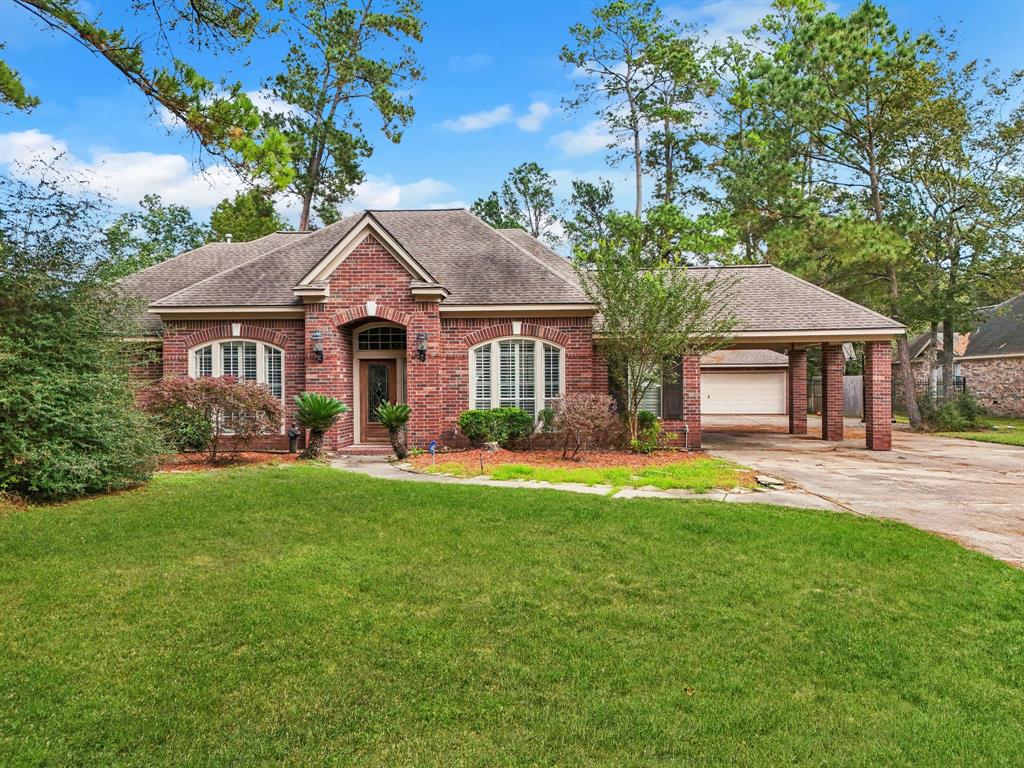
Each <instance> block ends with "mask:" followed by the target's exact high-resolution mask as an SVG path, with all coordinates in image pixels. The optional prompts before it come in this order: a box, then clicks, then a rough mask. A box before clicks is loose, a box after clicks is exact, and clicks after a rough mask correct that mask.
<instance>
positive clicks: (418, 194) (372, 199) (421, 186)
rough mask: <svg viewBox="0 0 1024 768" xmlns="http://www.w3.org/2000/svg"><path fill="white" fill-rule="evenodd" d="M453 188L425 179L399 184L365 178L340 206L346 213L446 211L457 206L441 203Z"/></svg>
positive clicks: (391, 179)
mask: <svg viewBox="0 0 1024 768" xmlns="http://www.w3.org/2000/svg"><path fill="white" fill-rule="evenodd" d="M454 191H455V188H454V187H453V186H452V185H451V184H448V183H447V182H444V181H438V180H437V179H432V178H429V177H427V178H425V179H420V180H418V181H412V182H409V183H408V184H399V183H398V182H396V181H395V180H394V179H393V178H392V177H391V176H374V175H372V174H367V176H366V178H365V179H364V180H363V181H362V182H361V183H359V184H357V185H356V188H355V194H354V195H353V197H352V199H351V200H349V201H348V202H347V203H345V204H344V206H342V207H343V208H344V210H345V211H346V212H351V211H361V210H364V209H367V208H380V209H388V208H448V207H452V208H454V207H460V206H458V205H450V204H448V203H442V201H443V200H444V199H445V198H447V197H449V196H450V195H451V194H452V193H453V192H454Z"/></svg>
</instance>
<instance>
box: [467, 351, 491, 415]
mask: <svg viewBox="0 0 1024 768" xmlns="http://www.w3.org/2000/svg"><path fill="white" fill-rule="evenodd" d="M473 375H474V378H475V384H474V386H473V402H472V403H470V407H472V408H477V409H480V410H485V411H486V410H490V407H491V345H490V344H486V345H484V346H482V347H477V348H476V349H474V350H473Z"/></svg>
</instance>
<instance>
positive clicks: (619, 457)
mask: <svg viewBox="0 0 1024 768" xmlns="http://www.w3.org/2000/svg"><path fill="white" fill-rule="evenodd" d="M482 453H483V459H484V471H485V472H486V471H487V468H488V467H500V466H502V465H504V464H525V465H526V466H530V467H556V468H561V469H579V468H581V467H589V468H594V469H598V468H604V467H628V468H629V469H643V468H644V467H656V466H661V465H664V464H678V463H680V462H684V461H693V460H694V459H697V458H699V457H701V456H703V455H704V454H701V453H686V452H685V451H658V452H657V453H652V454H646V455H645V454H641V453H629V452H628V451H580V454H579V456H577V457H576V458H575V459H571V458H568V459H563V458H562V451H561V450H529V451H508V450H505V449H504V448H499V449H498V450H497V451H493V452H491V451H483V452H482ZM480 455H481V451H478V450H476V449H470V450H466V451H446V452H443V453H438V454H437V463H438V464H460V465H462V467H463V468H464V469H466V470H467V471H472V472H479V471H480ZM408 461H409V463H410V464H412V466H413V467H415V468H416V469H424V468H426V467H429V466H430V465H431V463H432V462H431V459H430V455H429V454H424V455H422V456H413V457H411V458H410V459H409V460H408Z"/></svg>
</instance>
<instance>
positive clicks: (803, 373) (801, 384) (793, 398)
mask: <svg viewBox="0 0 1024 768" xmlns="http://www.w3.org/2000/svg"><path fill="white" fill-rule="evenodd" d="M786 389H787V398H786V400H787V402H786V410H788V411H789V434H791V435H806V434H807V350H806V349H791V350H790V351H789V371H788V372H787V376H786Z"/></svg>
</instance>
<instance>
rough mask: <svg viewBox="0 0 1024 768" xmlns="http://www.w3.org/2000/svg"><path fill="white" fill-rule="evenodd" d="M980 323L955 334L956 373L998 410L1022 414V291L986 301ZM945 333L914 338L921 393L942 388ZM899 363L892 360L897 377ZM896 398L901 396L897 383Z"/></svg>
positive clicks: (960, 384)
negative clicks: (988, 303) (998, 300)
mask: <svg viewBox="0 0 1024 768" xmlns="http://www.w3.org/2000/svg"><path fill="white" fill-rule="evenodd" d="M980 312H981V320H980V322H979V325H978V327H977V329H975V330H974V331H971V332H970V333H957V334H954V336H953V375H954V376H955V377H956V383H957V387H958V388H962V389H966V390H967V391H968V392H970V393H971V394H972V395H973V396H974V397H975V398H976V399H977V400H978V401H979V402H980V403H981V404H982V405H983V406H984V407H985V408H987V409H988V410H989V411H990V412H991V413H993V414H995V415H997V416H1024V293H1022V294H1020V295H1018V296H1014V297H1013V298H1011V299H1007V300H1006V301H1004V302H1003V303H1001V304H995V305H993V306H990V307H982V308H981V310H980ZM942 348H943V347H942V333H941V329H940V332H939V333H938V335H937V337H936V338H933V337H932V334H931V333H922V334H921V335H920V336H918V337H917V338H915V339H914V340H913V341H911V342H910V359H911V369H912V370H913V372H914V385H915V387H916V389H917V391H918V393H919V394H921V395H923V394H925V393H926V392H928V393H931V394H935V393H937V392H939V391H941V389H942V379H943V369H942ZM898 373H899V363H898V362H894V363H893V378H894V380H897V381H898V378H897V376H898ZM896 400H897V402H898V401H899V400H900V397H899V388H898V387H897V391H896Z"/></svg>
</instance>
